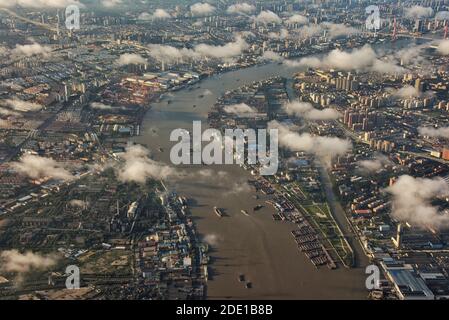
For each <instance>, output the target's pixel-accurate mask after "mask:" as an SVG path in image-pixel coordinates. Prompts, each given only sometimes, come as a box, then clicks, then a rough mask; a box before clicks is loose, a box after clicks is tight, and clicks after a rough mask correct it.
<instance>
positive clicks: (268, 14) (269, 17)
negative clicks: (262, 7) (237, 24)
mask: <svg viewBox="0 0 449 320" xmlns="http://www.w3.org/2000/svg"><path fill="white" fill-rule="evenodd" d="M254 20H255V21H256V22H257V23H261V24H269V23H276V24H280V23H282V19H281V18H279V16H278V15H277V14H276V13H274V12H273V11H269V10H267V11H262V12H260V13H259V15H258V16H257V17H255V18H254Z"/></svg>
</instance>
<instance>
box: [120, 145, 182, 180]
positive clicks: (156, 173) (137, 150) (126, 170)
mask: <svg viewBox="0 0 449 320" xmlns="http://www.w3.org/2000/svg"><path fill="white" fill-rule="evenodd" d="M148 156H149V150H148V149H146V148H145V147H143V146H140V145H133V146H130V147H128V148H127V149H126V152H125V153H124V154H123V155H121V158H122V159H123V160H124V163H123V164H122V166H120V167H119V168H117V169H116V172H117V177H118V179H119V180H120V181H122V182H137V183H145V182H146V180H147V179H157V180H160V179H167V178H169V177H172V176H174V175H175V174H176V172H175V170H174V169H173V168H171V167H169V166H167V165H164V164H162V163H159V162H157V161H154V160H152V159H150V158H149V157H148Z"/></svg>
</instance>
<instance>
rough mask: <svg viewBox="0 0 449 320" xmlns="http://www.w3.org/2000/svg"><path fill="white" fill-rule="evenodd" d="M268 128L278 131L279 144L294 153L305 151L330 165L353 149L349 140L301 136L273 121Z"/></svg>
mask: <svg viewBox="0 0 449 320" xmlns="http://www.w3.org/2000/svg"><path fill="white" fill-rule="evenodd" d="M268 128H270V129H278V136H279V144H280V145H281V146H283V147H285V148H287V149H289V150H291V151H293V152H296V151H304V152H306V153H310V154H314V155H316V156H318V157H320V158H321V159H322V160H323V161H325V164H326V165H330V163H331V160H332V158H334V157H336V156H339V155H344V154H346V153H348V152H349V151H350V150H351V148H352V145H351V142H350V141H349V140H345V139H340V138H337V137H329V136H313V135H311V134H309V133H302V134H299V133H298V132H296V131H294V130H293V129H294V128H293V127H292V126H288V125H285V124H283V123H279V122H277V121H276V120H273V121H271V122H269V123H268Z"/></svg>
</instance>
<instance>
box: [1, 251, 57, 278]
mask: <svg viewBox="0 0 449 320" xmlns="http://www.w3.org/2000/svg"><path fill="white" fill-rule="evenodd" d="M0 261H1V262H2V263H1V264H0V269H1V270H2V271H3V272H17V273H26V272H29V271H31V270H46V269H48V268H50V267H53V266H54V265H55V264H56V263H57V258H56V256H55V255H41V254H38V253H33V252H31V251H27V252H25V253H20V252H19V251H18V250H16V249H13V250H6V251H2V252H1V253H0Z"/></svg>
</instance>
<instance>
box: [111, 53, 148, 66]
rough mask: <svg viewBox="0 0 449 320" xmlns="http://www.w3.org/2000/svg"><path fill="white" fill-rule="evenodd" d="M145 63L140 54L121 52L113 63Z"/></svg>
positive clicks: (123, 64)
mask: <svg viewBox="0 0 449 320" xmlns="http://www.w3.org/2000/svg"><path fill="white" fill-rule="evenodd" d="M146 63H147V61H146V60H145V58H143V57H142V56H141V55H138V54H134V53H125V54H122V55H121V56H120V57H119V58H118V59H117V61H116V62H115V64H117V65H119V66H125V65H128V64H146Z"/></svg>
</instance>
